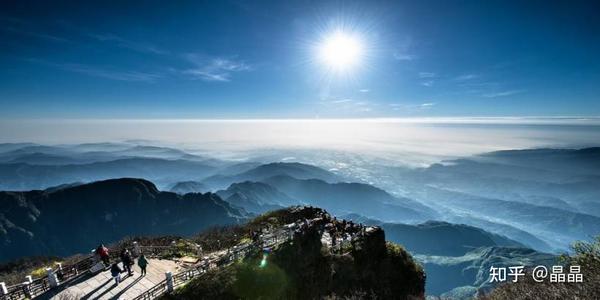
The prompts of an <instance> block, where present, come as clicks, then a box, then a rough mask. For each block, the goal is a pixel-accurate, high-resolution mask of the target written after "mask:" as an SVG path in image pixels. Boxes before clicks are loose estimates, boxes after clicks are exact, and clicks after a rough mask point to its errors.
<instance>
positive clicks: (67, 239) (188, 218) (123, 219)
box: [0, 179, 246, 261]
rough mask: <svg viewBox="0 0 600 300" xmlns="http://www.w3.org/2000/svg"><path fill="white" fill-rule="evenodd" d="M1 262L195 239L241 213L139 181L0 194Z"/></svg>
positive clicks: (206, 197)
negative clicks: (152, 240) (137, 240)
mask: <svg viewBox="0 0 600 300" xmlns="http://www.w3.org/2000/svg"><path fill="white" fill-rule="evenodd" d="M0 203H2V205H1V206H0V245H1V247H0V257H1V258H2V261H6V260H9V259H13V258H17V257H22V256H27V255H58V256H64V255H70V254H74V253H80V252H86V251H87V250H86V249H93V248H94V247H96V246H97V245H98V244H99V243H102V242H104V243H109V242H114V241H117V240H119V239H121V238H123V237H125V236H139V235H146V236H147V235H182V236H187V235H191V234H195V233H197V232H199V231H200V230H202V229H204V228H207V227H210V226H215V225H226V224H235V223H240V222H242V221H243V220H245V217H246V213H245V212H244V211H243V210H239V209H236V208H234V207H232V206H231V205H229V203H227V202H225V201H223V200H221V198H219V197H218V196H217V195H215V194H210V193H207V194H187V195H183V196H181V195H177V194H175V193H170V192H160V191H158V189H157V188H156V186H154V184H152V183H151V182H148V181H145V180H142V179H112V180H106V181H99V182H94V183H90V184H82V185H77V186H74V187H65V188H62V189H58V190H55V191H31V192H0Z"/></svg>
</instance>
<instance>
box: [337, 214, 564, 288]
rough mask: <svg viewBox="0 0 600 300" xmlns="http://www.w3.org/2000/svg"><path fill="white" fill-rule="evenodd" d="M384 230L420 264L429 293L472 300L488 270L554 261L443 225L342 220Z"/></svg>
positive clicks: (476, 231)
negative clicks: (379, 227) (493, 267)
mask: <svg viewBox="0 0 600 300" xmlns="http://www.w3.org/2000/svg"><path fill="white" fill-rule="evenodd" d="M342 218H344V219H350V220H356V221H357V222H362V223H365V224H371V225H378V226H381V228H383V229H384V230H385V233H386V239H387V240H389V241H392V242H394V243H398V244H400V245H402V246H403V247H405V248H406V250H408V251H409V252H410V253H412V254H413V255H414V256H415V258H416V259H417V261H419V262H421V263H422V264H423V266H424V268H425V272H426V274H427V281H426V290H427V292H428V294H431V295H442V296H444V297H452V299H471V298H472V297H473V296H474V295H475V294H476V293H477V291H478V290H480V289H484V290H485V289H490V288H492V287H493V286H491V285H490V283H489V282H488V280H489V279H488V274H489V268H490V267H491V266H492V265H493V266H495V267H510V266H515V265H524V266H537V265H552V264H554V263H556V262H557V259H558V257H557V256H556V255H553V254H547V253H542V252H538V251H535V250H533V249H530V248H527V247H525V246H524V245H523V244H521V243H519V242H516V241H514V240H511V239H509V238H507V237H505V236H501V235H497V234H493V233H490V232H487V231H485V230H483V229H480V228H477V227H473V226H469V225H464V224H452V223H448V222H439V221H428V222H425V223H422V224H416V225H410V224H398V223H384V222H380V221H378V220H373V219H369V218H365V217H363V216H360V215H357V214H350V215H345V216H342Z"/></svg>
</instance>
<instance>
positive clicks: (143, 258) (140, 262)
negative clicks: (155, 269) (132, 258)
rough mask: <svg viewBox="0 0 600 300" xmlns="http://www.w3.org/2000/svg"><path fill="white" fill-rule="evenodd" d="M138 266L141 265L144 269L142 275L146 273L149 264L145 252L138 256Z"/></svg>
mask: <svg viewBox="0 0 600 300" xmlns="http://www.w3.org/2000/svg"><path fill="white" fill-rule="evenodd" d="M138 266H140V269H141V270H142V274H140V276H144V275H146V267H147V266H148V260H147V259H146V256H144V254H142V255H140V258H138Z"/></svg>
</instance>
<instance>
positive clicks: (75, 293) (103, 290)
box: [38, 259, 181, 300]
mask: <svg viewBox="0 0 600 300" xmlns="http://www.w3.org/2000/svg"><path fill="white" fill-rule="evenodd" d="M136 262H137V261H136ZM133 269H134V274H133V276H128V275H127V273H123V274H121V276H122V277H121V279H122V280H121V283H119V285H115V281H114V279H113V278H112V277H111V275H110V270H107V271H102V272H100V273H98V274H96V275H94V276H91V275H86V276H84V278H82V279H81V280H75V282H70V283H68V284H67V285H66V286H65V287H64V288H63V289H62V290H61V291H60V292H58V293H57V294H55V295H45V296H46V297H44V296H42V297H39V298H38V299H40V298H42V299H43V298H45V299H61V300H67V299H69V300H71V299H123V300H126V299H133V298H134V297H136V296H138V295H140V294H141V293H143V292H145V291H146V290H148V289H150V288H151V287H153V286H155V285H156V284H158V283H160V282H161V281H163V280H165V272H167V271H171V272H173V274H175V273H176V272H178V271H179V270H180V269H181V267H179V266H178V265H177V264H176V263H175V262H174V261H172V260H159V259H150V260H149V264H148V267H147V274H146V276H140V268H139V267H138V266H137V264H136V265H135V266H134V268H133Z"/></svg>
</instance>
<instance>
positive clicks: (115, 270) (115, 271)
mask: <svg viewBox="0 0 600 300" xmlns="http://www.w3.org/2000/svg"><path fill="white" fill-rule="evenodd" d="M121 272H123V270H122V269H121V267H119V264H118V263H114V264H113V265H112V267H111V268H110V275H112V277H113V278H114V279H115V284H117V285H118V284H119V282H121Z"/></svg>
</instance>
